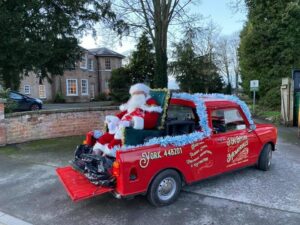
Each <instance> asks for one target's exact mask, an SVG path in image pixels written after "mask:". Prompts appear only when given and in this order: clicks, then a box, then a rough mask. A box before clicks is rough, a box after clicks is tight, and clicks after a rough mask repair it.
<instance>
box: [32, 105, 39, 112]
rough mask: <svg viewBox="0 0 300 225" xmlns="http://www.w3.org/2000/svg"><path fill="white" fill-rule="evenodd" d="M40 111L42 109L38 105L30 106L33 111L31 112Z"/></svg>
mask: <svg viewBox="0 0 300 225" xmlns="http://www.w3.org/2000/svg"><path fill="white" fill-rule="evenodd" d="M39 109H40V107H39V105H38V104H32V105H31V106H30V110H31V111H36V110H39Z"/></svg>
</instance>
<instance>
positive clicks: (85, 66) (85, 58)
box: [79, 54, 88, 69]
mask: <svg viewBox="0 0 300 225" xmlns="http://www.w3.org/2000/svg"><path fill="white" fill-rule="evenodd" d="M83 57H84V66H82V64H81V63H82V61H83V60H82V59H83ZM83 57H81V60H80V62H79V67H80V68H81V69H86V68H87V58H88V57H87V54H84V56H83Z"/></svg>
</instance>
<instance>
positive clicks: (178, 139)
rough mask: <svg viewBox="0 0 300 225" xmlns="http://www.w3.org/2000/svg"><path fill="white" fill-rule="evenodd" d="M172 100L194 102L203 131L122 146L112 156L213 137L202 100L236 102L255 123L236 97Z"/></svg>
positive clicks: (187, 96) (195, 96) (184, 96)
mask: <svg viewBox="0 0 300 225" xmlns="http://www.w3.org/2000/svg"><path fill="white" fill-rule="evenodd" d="M172 98H177V99H183V100H188V101H192V102H194V104H195V106H196V112H197V114H198V116H199V125H200V126H201V128H202V131H195V132H193V133H190V134H184V135H178V136H165V137H158V138H152V139H150V140H149V141H147V142H146V143H144V144H142V145H135V146H122V147H121V149H120V148H115V149H113V150H112V151H111V152H112V155H114V156H115V153H116V150H121V151H124V150H129V149H132V148H137V147H143V146H150V145H157V144H158V145H161V146H164V147H165V146H167V145H174V146H184V145H187V144H192V143H194V142H195V141H201V140H203V139H204V138H206V137H209V136H210V135H211V133H212V131H211V128H210V127H209V126H208V115H207V110H206V106H205V103H204V101H203V99H202V98H216V99H224V100H228V101H232V102H235V103H236V104H238V105H239V106H240V107H241V109H242V110H243V112H244V114H245V116H246V117H247V119H248V121H249V123H250V124H254V122H253V120H252V118H251V113H250V110H249V108H248V106H247V105H246V103H245V102H243V101H242V100H240V99H239V98H238V97H236V96H232V95H223V94H201V93H197V94H189V93H174V94H173V95H172Z"/></svg>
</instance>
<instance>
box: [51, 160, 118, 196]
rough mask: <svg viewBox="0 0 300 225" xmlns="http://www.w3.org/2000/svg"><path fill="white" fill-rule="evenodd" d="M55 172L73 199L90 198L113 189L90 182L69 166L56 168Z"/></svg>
mask: <svg viewBox="0 0 300 225" xmlns="http://www.w3.org/2000/svg"><path fill="white" fill-rule="evenodd" d="M56 173H57V175H58V177H59V179H60V181H61V182H62V184H63V185H64V187H65V189H66V191H67V192H68V194H69V196H70V197H71V199H72V200H73V201H79V200H83V199H87V198H91V197H94V196H97V195H101V194H104V193H107V192H111V191H112V190H113V188H107V187H101V186H96V185H94V184H92V183H91V182H90V181H89V180H88V179H87V178H86V177H85V176H84V175H83V174H81V173H79V172H78V171H76V170H74V169H73V168H72V167H71V166H67V167H62V168H57V169H56Z"/></svg>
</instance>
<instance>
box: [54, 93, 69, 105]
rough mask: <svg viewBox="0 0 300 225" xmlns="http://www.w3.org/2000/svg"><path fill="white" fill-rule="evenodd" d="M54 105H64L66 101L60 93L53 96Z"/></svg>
mask: <svg viewBox="0 0 300 225" xmlns="http://www.w3.org/2000/svg"><path fill="white" fill-rule="evenodd" d="M53 101H54V102H55V103H65V102H66V100H65V98H64V95H63V94H62V93H61V92H57V93H56V94H55V96H54V100H53Z"/></svg>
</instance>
